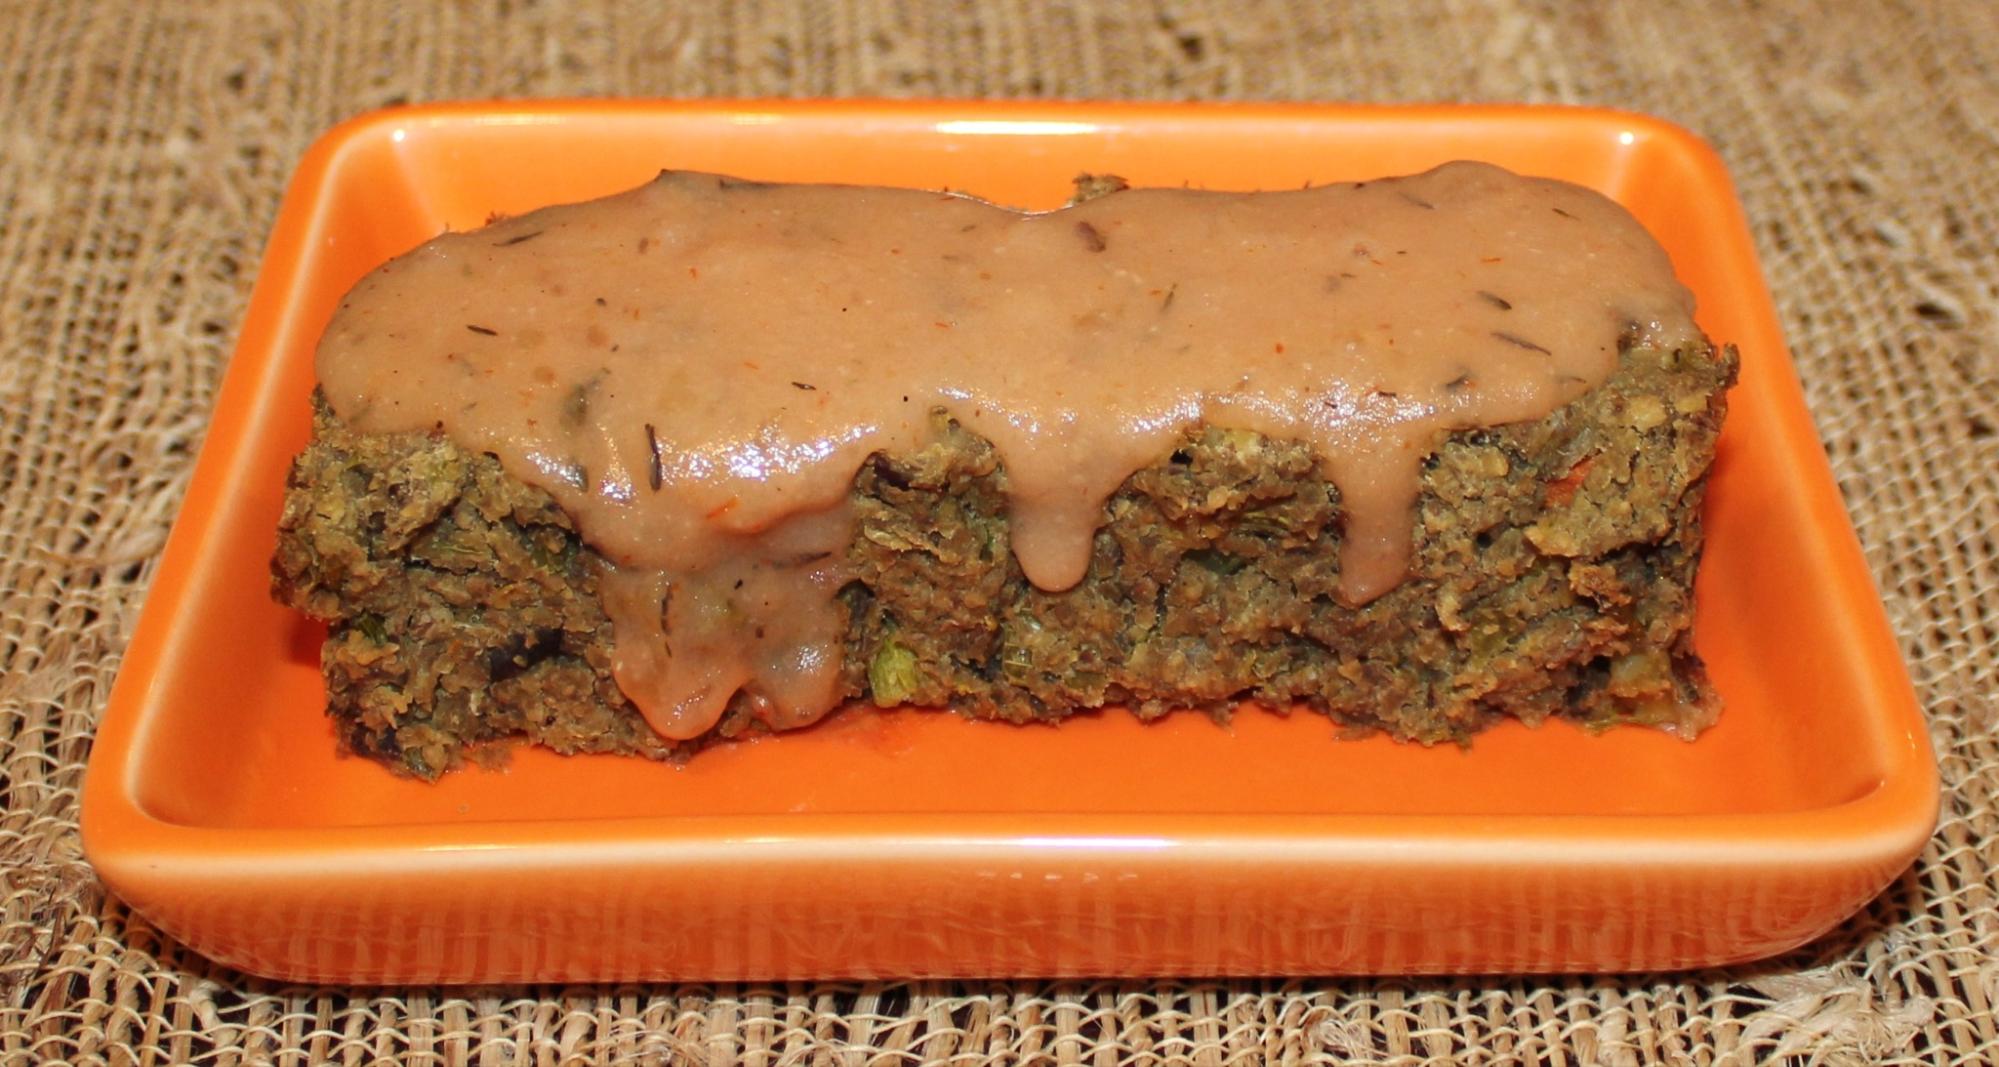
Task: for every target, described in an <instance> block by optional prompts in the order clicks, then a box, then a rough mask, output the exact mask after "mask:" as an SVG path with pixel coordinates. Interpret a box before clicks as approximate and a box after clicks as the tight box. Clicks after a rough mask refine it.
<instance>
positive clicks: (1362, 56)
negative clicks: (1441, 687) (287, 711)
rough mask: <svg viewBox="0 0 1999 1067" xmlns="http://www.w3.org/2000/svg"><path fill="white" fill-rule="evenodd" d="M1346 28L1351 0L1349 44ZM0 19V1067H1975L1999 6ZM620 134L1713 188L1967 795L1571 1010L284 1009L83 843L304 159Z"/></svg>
mask: <svg viewBox="0 0 1999 1067" xmlns="http://www.w3.org/2000/svg"><path fill="white" fill-rule="evenodd" d="M1328 6H1337V5H1328ZM1320 8H1321V5H1318V4H1313V3H1308V2H1303V0H1295V2H1290V3H1282V2H1273V3H1264V4H1258V5H1254V6H1252V7H1248V8H1245V9H1243V10H1236V9H1235V8H1234V7H1233V6H1231V5H1228V4H1224V3H1219V2H1214V3H1210V2H1202V0H1187V2H1160V3H1152V4H1144V5H1133V6H1131V7H1129V8H1127V7H1122V6H1113V5H1108V4H1105V5H1093V4H1089V3H1066V4H1059V5H1046V6H1043V5H1036V4H1030V3H1025V2H1021V0H989V2H985V3H980V4H974V5H962V6H961V5H948V6H947V5H942V4H939V5H926V4H922V3H909V2H897V0H875V2H869V0H856V2H847V3H839V4H826V5H818V6H814V7H812V8H810V9H805V8H797V9H794V8H790V7H780V6H777V5H764V4H733V5H715V6H713V7H708V6H697V5H687V6H671V7H669V6H666V5H659V6H650V5H649V6H647V7H646V9H644V10H631V9H628V8H627V7H625V6H624V5H617V4H612V3H607V2H591V3H579V4H568V5H553V4H545V5H542V4H535V3H533V2H531V0H513V2H509V0H487V2H483V3H473V2H467V3H452V4H444V3H439V4H435V5H432V4H426V3H398V2H393V0H391V2H383V3H326V4H308V3H280V2H275V0H218V2H213V3H202V4H190V5H186V6H181V5H168V4H160V5H152V4H133V5H120V4H108V3H107V4H101V5H80V4H69V3H64V2H61V0H49V2H40V3H36V2H28V3H23V2H19V0H6V2H4V3H0V144H3V145H4V148H0V798H4V802H5V814H4V816H0V867H3V868H4V877H5V883H4V893H5V904H4V910H0V1060H4V1061H5V1062H6V1063H9V1064H12V1063H16V1062H34V1061H45V1060H60V1059H69V1060H82V1061H90V1062H103V1061H110V1062H128V1061H137V1062H146V1063H154V1062H189V1061H198V1062H221V1063H237V1062H265V1061H270V1060H278V1061H283V1062H301V1061H306V1060H315V1059H320V1058H331V1059H336V1060H342V1061H348V1062H363V1061H373V1060H379V1059H397V1058H400V1059H408V1060H411V1061H422V1062H435V1061H441V1062H458V1061H461V1060H469V1061H473V1062H478V1063H509V1064H511V1063H556V1062H572V1061H575V1062H601V1063H651V1062H659V1061H662V1060H665V1059H667V1058H668V1057H670V1056H673V1057H678V1058H681V1059H685V1060H687V1061H692V1062H726V1061H730V1060H734V1059H737V1058H742V1059H748V1060H751V1061H753V1062H761V1063H794V1062H811V1063H817V1062H822V1061H823V1062H834V1063H842V1064H846V1063H853V1064H863V1063H866V1064H875V1063H881V1064H891V1063H893V1064H901V1063H914V1062H925V1061H934V1060H948V1061H950V1062H954V1063H966V1064H986V1063H1039V1062H1064V1063H1066V1062H1083V1063H1091V1064H1123V1063H1134V1064H1139V1063H1142V1064H1154V1063H1161V1064H1163V1063H1198V1064H1223V1063H1229V1064H1244V1063H1256V1062H1263V1061H1265V1060H1270V1061H1278V1062H1286V1063H1333V1062H1348V1061H1357V1062H1365V1063H1430V1062H1439V1063H1442V1062H1473V1063H1506V1064H1516V1063H1517V1064H1543V1063H1546V1064H1571V1063H1577V1064H1591V1063H1610V1064H1637V1063H1668V1062H1670V1063H1678V1062H1692V1063H1702V1064H1707V1063H1724V1064H1738V1063H1753V1062H1771V1061H1781V1062H1796V1063H1812V1064H1821V1063H1822V1064H1843V1063H1933V1064H1972V1063H1990V1062H1993V1061H1994V1060H1995V1059H1999V1029H1996V1028H1995V1023H1994V1021H1993V1016H1992V1006H1993V1002H1994V1000H1995V998H1999V962H1995V959H1994V952H1995V949H1999V907H1996V906H1995V886H1994V877H1995V871H1999V805H1995V794H1996V793H1999V740H1995V738H1994V736H1993V727H1994V724H1995V719H1999V666H1995V665H1999V655H1995V652H1994V649H1993V645H1994V642H1995V640H1999V348H1995V344H1999V338H1995V330H1999V325H1995V323H1999V318H1995V309H1999V195H1995V194H1999V5H1993V4H1990V3H1985V2H1979V0H1966V2H1963V3H1957V4H1947V3H1934V4H1924V3H1905V4H1820V3H1813V2H1809V0H1794V2H1788V3H1768V4H1762V5H1756V6H1753V7H1750V8H1748V9H1746V10H1745V9H1739V8H1738V7H1737V5H1735V4H1730V3H1720V2H1716V3H1707V4H1686V5H1669V4H1663V3H1645V4H1638V3H1632V4H1613V5H1603V6H1595V5H1583V4H1576V5H1567V4H1559V3H1554V2H1546V3H1531V2H1494V3H1489V4H1477V3H1472V2H1470V0H1464V2H1421V3H1394V2H1383V3H1379V4H1370V5H1362V6H1357V7H1355V8H1353V9H1351V10H1341V11H1339V12H1338V13H1336V14H1335V13H1329V12H1327V11H1323V10H1321V9H1320ZM593 94H618V95H634V96H666V95H703V94H713V95H736V96H757V95H778V96H821V95H825V96H835V95H872V96H997V97H1038V96H1045V97H1105V98H1117V97H1123V98H1145V99H1191V98H1202V99H1296V100H1314V99H1325V100H1401V99H1421V100H1500V99H1524V100H1533V101H1561V102H1586V103H1598V104H1609V105H1615V106H1620V107H1626V108H1633V109H1637V110H1642V111H1648V112H1652V113H1655V114H1659V115H1662V116H1665V117H1667V118H1670V119H1673V120H1676V121H1678V122H1681V123H1683V124H1685V125H1687V126H1689V127H1692V128H1693V129H1695V130H1697V131H1700V132H1701V133H1703V134H1705V135H1706V136H1707V137H1709V138H1710V139H1712V140H1713V141H1714V143H1715V144H1716V145H1717V146H1718V147H1719V148H1720V149H1721V151H1722V153H1723V154H1724V155H1725V156H1726V157H1727V159H1728V162H1729V163H1730V165H1731V166H1732V167H1733V168H1734V172H1735V176H1736V178H1737V180H1738V182H1739V183H1740V185H1741V189H1742V193H1743V196H1744V199H1745V200H1746V202H1747V207H1748V210H1749V214H1750V216H1751V217H1752V219H1754V220H1755V226H1756V236H1757V239H1758V244H1759V247H1760V250H1761V252H1762V255H1763V257H1764V265H1765V269H1766V271H1767V273H1768V276H1769V280H1770V283H1771V286H1772V288H1773V289H1774V290H1775V292H1776V294H1777V300H1778V304H1779V305H1780V307H1781V310H1782V313H1783V319H1784V326H1785V328H1786V330H1787V331H1788V333H1789V338H1790V342H1791V345H1792V347H1793V349H1794V350H1795V353H1796V357H1797V361H1798V364H1799V368H1800V370H1801V372H1802V373H1803V376H1804V381H1805V387H1806V390H1807V392H1808V393H1809V395H1810V399H1811V403H1812V405H1813V408H1814V411H1815V412H1816V415H1817V418H1818V421H1819V426H1820V428H1821V430H1822V433H1823V436H1824V439H1825V443H1826V449H1827V451H1828V453H1829V454H1830V455H1831V457H1832V462H1833V466H1834V468H1835V469H1836V471H1837V472H1838V475H1839V479H1840V485H1841V487H1842V489H1843V490H1844V491H1845V494H1846V498H1847V501H1848V503H1849V505H1850V506H1851V508H1852V511H1853V516H1854V520H1855V522H1856V524H1857V525H1858V527H1859V530H1860V535H1861V538H1862V540H1863V541H1864V542H1865V544H1866V548H1867V553H1868V559H1869V561H1870V563H1871V564H1872V566H1873V568H1874V572H1875V574H1876V575H1877V577H1878V578H1879V580H1880V583H1881V585H1882V589H1883V595H1884V597H1885V598H1886V601H1887V607H1888V612H1889V615H1890V617H1891V618H1892V620H1893V622H1894V625H1895V628H1896V631H1897V633H1898V634H1899V635H1900V638H1901V641H1902V645H1903V648H1904V650H1905V651H1906V653H1907V655H1908V659H1909V665H1910V668H1911V670H1912V671H1913V672H1914V675H1915V680H1916V685H1917V688H1918V690H1919V693H1920V696H1921V699H1922V702H1923V704H1924V706H1925V707H1926V708H1927V709H1928V712H1929V714H1930V718H1931V722H1932V723H1933V736H1934V740H1935V743H1936V747H1937V750H1938V752H1939V754H1940V757H1941V760H1942V766H1943V777H1944V782H1945V784H1946V788H1947V790H1948V795H1947V797H1946V799H1945V804H1944V816H1943V823H1942V827H1941V829H1940V830H1939V832H1938V833H1937V835H1936V837H1935V839H1934V841H1933V842H1932V843H1931V845H1930V847H1929V848H1928V850H1927V851H1925V852H1924V854H1923V856H1922V859H1921V860H1920V862H1919V864H1918V865H1917V867H1916V868H1915V870H1913V871H1912V872H1911V873H1910V874H1908V875H1907V876H1906V877H1904V878H1903V879H1901V880H1900V881H1899V882H1898V883H1897V884H1895V885H1894V886H1893V887H1891V888H1890V889H1889V890H1888V892H1887V893H1886V895H1885V896H1883V897H1882V898H1881V899H1880V900H1879V901H1878V902H1876V903H1875V904H1874V905H1873V906H1872V907H1870V908H1869V909H1868V911H1867V912H1866V913H1865V914H1863V915H1862V916H1860V917H1859V918H1857V919H1856V920H1855V921H1854V922H1852V923H1851V924H1849V925H1848V926H1847V927H1845V928H1843V929H1842V930H1841V931H1839V932H1838V933H1836V934H1834V935H1833V936H1831V937H1830V938H1828V939H1826V940H1825V941H1823V942H1821V943H1819V944H1817V945H1814V946H1812V947H1810V948H1808V949H1805V950H1803V951H1801V952H1799V953H1797V954H1795V955H1793V956H1791V957H1789V958H1787V959H1784V960H1780V961H1776V962H1774V963H1770V964H1766V965H1761V966H1756V967H1750V968H1744V969H1739V970H1731V971H1717V972H1710V973H1700V974H1693V975H1673V976H1642V977H1624V978H1603V979H1597V978H1578V979H1572V980H1552V981H1550V980H1540V979H1527V980H1513V981H1507V980H1464V981H1453V980H1441V979H1438V980H1387V981H1359V980H1354V981H1292V982H1283V983H1279V982H1274V981H1271V982H1257V981H1243V982H1225V983H1211V982H1198V983H1190V982H1176V981H1157V982H1124V983H1068V984H1048V983H913V984H894V985H814V986H782V987H762V986H715V987H705V986H704V987H666V986H662V987H629V988H626V987H617V988H608V987H606V988H595V987H593V988H579V989H557V988H534V989H504V990H483V991H481V990H475V991H454V990H435V989H397V990H379V991H350V990H342V989H294V988H284V987H279V986H275V985H272V984H268V983H263V982H259V981H256V980H252V979H248V978H244V977H242V976H240V975H237V974H234V973H230V972H227V971H224V970H221V969H219V968H215V967H213V966H211V965H209V964H206V963H204V962H203V961H202V960H200V959H199V958H196V957H194V956H193V955H191V954H190V953H188V952H186V951H185V950H183V949H180V948H179V947H177V946H175V945H173V944H171V943H169V942H167V941H165V940H164V939H163V938H162V937H161V936H160V935H159V934H158V933H157V932H156V931H154V930H153V929H151V928H150V927H149V926H148V925H147V924H146V923H145V922H143V921H142V920H140V919H138V918H136V917H135V916H133V915H132V914H131V913H130V912H128V911H127V910H126V909H125V908H124V907H123V906H122V905H120V904H119V903H118V902H117V901H116V900H114V899H111V898H110V897H108V896H107V895H106V894H105V892H104V891H103V890H102V889H101V888H100V887H99V885H98V884H97V882H96V880H95V879H94V877H93V876H92V874H91V872H90V870H89V868H88V867H87V866H86V865H85V864H84V863H83V861H82V859H81V857H80V854H79V850H78V845H77V834H76V817H77V804H76V800H77V787H78V784H79V781H80V778H81V773H82V768H83V764H84V760H85V757H86V756H87V755H88V753H89V748H90V737H91V731H92V726H93V723H94V721H95V717H96V716H97V714H98V712H99V710H100V708H101V707H102V705H103V702H104V698H105V694H106V692H107V690H108V687H109V685H110V682H111V678H112V675H113V673H114V672H115V670H116V669H117V666H118V662H119V657H120V654H121V652H122V650H123V648H124V645H125V642H126V639H127V636H128V635H129V633H130V631H131V626H132V623H133V620H134V617H135V608H136V606H137V604H138V602H139V600H140V597H141V595H142V594H143V593H144V591H145V589H146V585H147V582H148V580H149V578H150V575H151V570H152V566H153V561H154V559H155V557H156V555H157V553H158V550H159V548H160V545H161V542H162V540H163V538H164V537H165V534H166V531H167V527H168V524H169V522H170V521H171V520H172V518H173V514H174V510H175V507H176V506H177V504H178V502H179V500H180V497H181V493H182V489H183V487H184V484H185V480H186V478H187V474H188V468H189V465H190V462H191V458H192V455H193V452H194V450H195V448H196V446H197V445H198V444H199V442H200V440H201V437H202V433H203V428H204V421H205V418H206V413H207V411H208V408H209V405H210V401H211V399H212V395H213V392H214V389H215V385H216V381H217V379H218V377H219V376H220V374H221V372H222V368H223V363H224V359H225V357H226V355H227V354H228V351H229V346H230V343H231V340H232V337H233V335H234V332H235V329H236V325H237V322H238V320H239V317H240V315H241V312H242V309H243V305H244V301H245V299H246V298H247V296H248V293H249V288H250V282H251V278H252V276H253V275H254V273H255V271H256V267H257V257H258V252H259V248H260V246H261V242H262V241H263V240H264V238H265V235H266V234H267V232H268V229H269V226H270V223H271V219H272V215H273V213H274V211H275V209H276V206H277V202H278V197H279V193H280V191H281V188H282V184H283V182H284V181H285V178H286V176H287V174H288V172H289V171H290V169H291V167H292V165H293V163H294V161H295V160H296V158H297V157H298V155H299V153H300V151H301V150H302V149H303V148H304V147H305V145H306V144H307V143H308V142H309V141H310V140H311V138H312V137H313V136H314V135H316V134H317V133H319V132H320V131H321V130H323V129H325V128H326V127H327V126H328V125H329V124H331V123H333V122H335V121H336V120H339V119H341V118H343V117H345V116H348V115H351V114H353V113H355V112H358V111H361V110H365V109H369V108H374V107H378V106H381V105H385V104H390V103H396V102H402V101H415V100H428V99H443V98H454V97H491V96H500V95H512V96H573V95H593Z"/></svg>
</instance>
